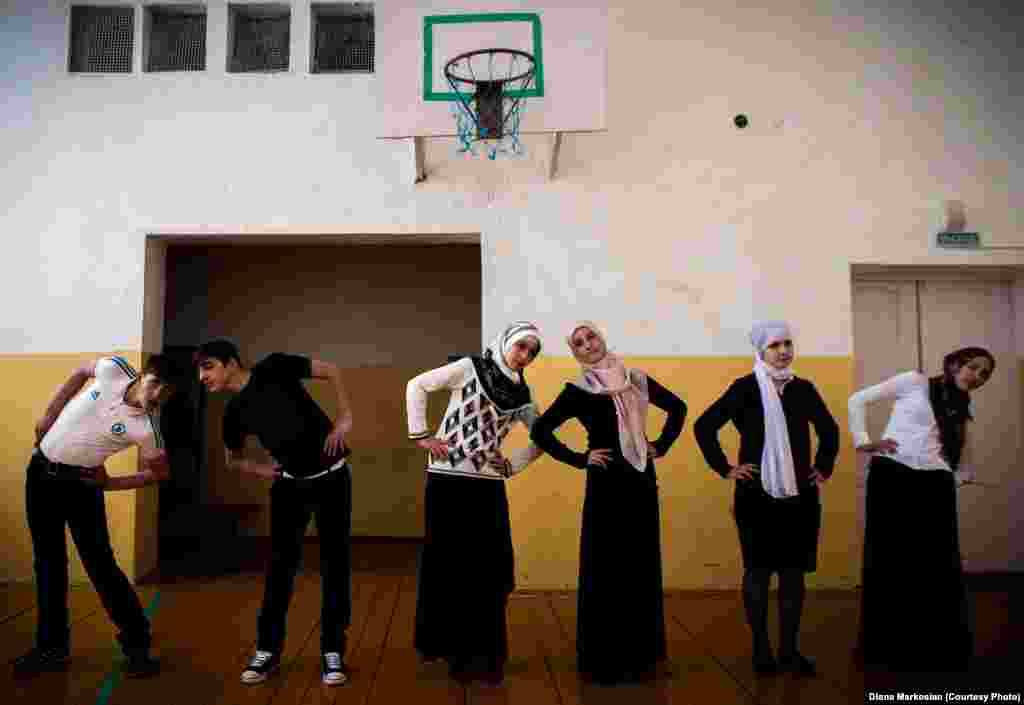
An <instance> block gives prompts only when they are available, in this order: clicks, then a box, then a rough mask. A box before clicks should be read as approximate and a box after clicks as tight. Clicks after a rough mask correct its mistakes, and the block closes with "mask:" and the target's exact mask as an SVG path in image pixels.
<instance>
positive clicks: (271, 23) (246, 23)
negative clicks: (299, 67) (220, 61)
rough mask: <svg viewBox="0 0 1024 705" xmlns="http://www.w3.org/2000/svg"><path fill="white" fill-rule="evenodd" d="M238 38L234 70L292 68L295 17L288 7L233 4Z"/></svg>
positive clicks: (233, 45) (233, 18)
mask: <svg viewBox="0 0 1024 705" xmlns="http://www.w3.org/2000/svg"><path fill="white" fill-rule="evenodd" d="M231 17H232V24H233V32H232V35H233V37H234V41H233V42H232V47H231V64H230V70H231V71H235V72H245V71H284V70H286V69H287V68H288V41H289V35H290V31H289V27H290V25H291V16H290V14H289V12H288V8H287V7H276V6H275V7H270V6H258V5H253V6H248V7H247V6H239V5H236V6H233V7H232V12H231Z"/></svg>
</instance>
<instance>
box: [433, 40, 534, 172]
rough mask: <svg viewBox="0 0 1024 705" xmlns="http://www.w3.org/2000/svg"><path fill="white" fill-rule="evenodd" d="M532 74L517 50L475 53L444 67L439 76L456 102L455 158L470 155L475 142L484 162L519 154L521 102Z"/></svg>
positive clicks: (531, 63) (531, 66)
mask: <svg viewBox="0 0 1024 705" xmlns="http://www.w3.org/2000/svg"><path fill="white" fill-rule="evenodd" d="M536 71H537V64H536V62H535V61H534V58H533V56H532V55H530V54H528V53H526V52H525V51H519V50H518V49H479V50H477V51H470V52H466V53H465V54H459V55H458V56H456V57H455V58H454V59H452V60H451V61H449V62H448V63H447V64H445V67H444V77H445V79H447V81H448V85H450V86H451V88H452V92H454V93H455V96H456V98H457V100H456V101H455V103H454V104H453V107H452V112H453V114H454V116H455V128H456V133H457V135H458V140H459V147H458V150H457V151H458V152H459V153H464V154H470V155H474V156H475V155H476V154H477V148H476V145H475V143H479V142H483V143H484V145H485V146H484V150H483V153H484V154H485V155H486V156H487V157H488V158H489V159H495V158H497V156H498V154H514V155H520V154H522V153H523V145H522V142H520V141H519V125H520V120H521V117H522V105H523V103H522V99H523V98H524V97H525V95H524V94H525V93H526V91H527V90H529V88H530V85H531V84H532V83H533V79H534V75H535V74H536Z"/></svg>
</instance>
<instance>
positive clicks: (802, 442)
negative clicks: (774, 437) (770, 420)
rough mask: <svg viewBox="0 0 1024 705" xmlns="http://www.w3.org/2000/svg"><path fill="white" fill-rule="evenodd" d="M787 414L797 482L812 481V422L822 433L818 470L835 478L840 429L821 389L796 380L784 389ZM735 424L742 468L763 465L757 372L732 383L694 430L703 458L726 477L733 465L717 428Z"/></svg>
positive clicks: (819, 440) (817, 462)
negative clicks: (747, 464) (751, 464)
mask: <svg viewBox="0 0 1024 705" xmlns="http://www.w3.org/2000/svg"><path fill="white" fill-rule="evenodd" d="M782 410H783V412H784V413H785V414H786V428H787V430H788V431H789V446H790V450H791V451H792V453H793V465H794V469H795V471H796V478H797V482H798V483H800V484H803V485H806V484H807V483H808V482H810V476H811V472H812V466H811V434H810V428H809V426H808V424H809V423H810V424H813V425H814V431H815V433H816V434H817V435H818V452H817V453H816V454H815V456H814V466H813V467H815V468H817V469H818V470H820V471H821V474H822V475H824V476H825V477H828V476H830V475H831V474H832V468H833V466H834V465H835V462H836V456H837V455H838V454H839V426H838V425H836V422H835V419H833V418H832V414H830V413H829V411H828V407H826V406H825V402H824V401H823V400H822V398H821V396H820V395H819V394H818V390H817V389H815V388H814V385H813V384H811V382H809V381H808V380H805V379H801V378H799V377H793V378H792V379H791V380H790V381H789V382H788V383H787V384H786V386H785V387H784V388H783V392H782ZM730 421H731V422H732V424H733V426H735V427H736V430H737V431H739V434H740V457H739V462H738V463H737V464H738V465H742V464H743V463H753V464H754V465H760V464H761V454H762V453H763V452H764V409H763V408H762V406H761V389H760V388H759V387H758V386H757V377H755V376H754V375H753V374H749V375H747V376H746V377H740V378H739V379H738V380H736V381H735V382H733V383H732V385H731V386H730V387H729V389H727V390H726V392H725V394H723V395H722V396H721V398H719V400H718V401H716V402H715V403H714V404H712V405H711V406H710V407H708V409H707V411H705V412H704V413H703V414H701V415H700V418H699V419H697V422H696V423H695V424H694V426H693V432H694V434H695V435H696V436H697V445H698V446H700V450H701V452H702V453H703V454H704V459H705V460H707V463H708V465H710V466H711V467H712V469H714V470H715V471H716V472H718V473H719V474H720V475H722V476H723V477H725V476H726V475H727V474H728V473H729V470H730V469H731V468H732V463H730V462H729V460H728V459H727V458H726V457H725V453H724V452H722V446H721V444H719V442H718V430H719V429H720V428H722V426H724V425H725V424H727V423H728V422H730Z"/></svg>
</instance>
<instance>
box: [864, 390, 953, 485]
mask: <svg viewBox="0 0 1024 705" xmlns="http://www.w3.org/2000/svg"><path fill="white" fill-rule="evenodd" d="M882 399H893V400H895V402H894V403H893V407H892V413H891V414H890V415H889V423H888V424H887V425H886V427H885V431H884V432H883V433H882V438H886V439H891V440H894V441H896V443H897V444H898V447H897V449H896V450H895V451H894V452H892V453H872V455H880V456H882V457H886V458H891V459H892V460H895V461H896V462H898V463H900V464H902V465H905V466H907V467H908V468H912V469H914V470H945V471H947V472H950V471H952V468H950V466H949V463H948V462H946V459H945V458H943V457H942V441H941V439H940V437H939V424H938V422H937V421H936V420H935V412H934V411H933V410H932V403H931V399H929V397H928V378H927V377H926V376H925V375H923V374H921V373H920V372H916V371H911V372H903V373H902V374H898V375H896V376H895V377H890V378H889V379H887V380H885V381H884V382H881V383H880V384H876V385H875V386H873V387H867V388H866V389H862V390H860V391H859V392H857V393H855V394H853V395H852V396H851V397H850V400H849V403H848V407H849V412H850V433H852V434H853V445H854V447H855V448H859V447H860V446H863V445H866V444H868V443H871V436H870V435H869V434H868V432H867V418H866V416H867V414H866V407H867V405H868V404H869V403H871V402H874V401H879V400H882ZM966 456H967V448H966V447H965V448H964V451H963V453H962V455H961V461H960V469H959V471H958V472H957V473H956V474H957V481H958V482H959V483H963V482H969V481H970V480H971V479H973V472H972V471H971V469H970V466H969V463H968V462H967V457H966Z"/></svg>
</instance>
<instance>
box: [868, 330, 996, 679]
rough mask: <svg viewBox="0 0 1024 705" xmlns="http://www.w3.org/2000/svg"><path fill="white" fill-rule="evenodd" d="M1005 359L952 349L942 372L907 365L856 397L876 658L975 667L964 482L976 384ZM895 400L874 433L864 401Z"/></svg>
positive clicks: (886, 663) (899, 665)
mask: <svg viewBox="0 0 1024 705" xmlns="http://www.w3.org/2000/svg"><path fill="white" fill-rule="evenodd" d="M995 366H996V361H995V358H994V357H992V354H991V353H989V352H988V351H987V350H985V349H984V348H963V349H961V350H956V351H954V352H951V353H950V354H949V355H946V357H945V359H944V360H943V365H942V367H943V370H942V374H941V375H937V376H935V377H932V378H930V379H929V378H928V377H925V376H924V375H923V374H921V373H920V372H916V371H914V372H904V373H903V374H899V375H896V376H895V377H892V378H890V379H887V380H885V381H884V382H882V383H881V384H877V385H875V386H873V387H868V388H867V389H863V390H861V391H859V392H857V393H856V394H854V395H853V396H851V397H850V402H849V408H850V431H851V433H853V438H854V445H855V447H856V448H857V450H858V451H861V452H864V453H870V454H871V456H872V457H871V461H870V465H869V469H870V471H869V473H868V480H867V496H866V501H865V526H864V573H863V581H862V582H863V591H862V593H861V634H860V640H859V642H860V643H859V644H858V651H859V652H860V653H859V655H860V656H861V657H862V658H863V659H864V661H865V662H866V664H867V665H869V666H882V667H885V668H887V669H897V670H899V669H911V670H928V671H934V670H946V669H962V668H964V667H966V666H967V664H968V660H969V659H970V656H971V650H972V645H971V641H972V636H971V633H970V628H969V625H968V621H967V595H966V590H965V588H964V582H963V572H962V568H961V564H960V537H959V531H958V529H957V510H956V489H955V488H956V485H958V484H963V483H965V482H970V481H972V479H973V478H972V473H971V471H970V468H969V467H968V466H967V463H966V462H964V458H963V454H964V446H965V441H966V434H967V422H968V421H971V420H972V417H971V412H970V403H971V398H970V393H971V392H972V391H974V390H975V389H978V388H979V387H981V386H982V385H983V384H985V382H987V381H988V379H989V377H990V376H991V375H992V371H993V370H994V369H995ZM880 399H894V400H895V403H894V404H893V407H892V413H891V415H890V416H889V423H888V425H887V426H886V428H885V431H884V432H883V434H882V439H881V440H879V441H878V442H872V441H871V438H870V436H868V433H867V430H866V426H865V407H866V405H867V404H869V403H871V402H874V401H878V400H880Z"/></svg>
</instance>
